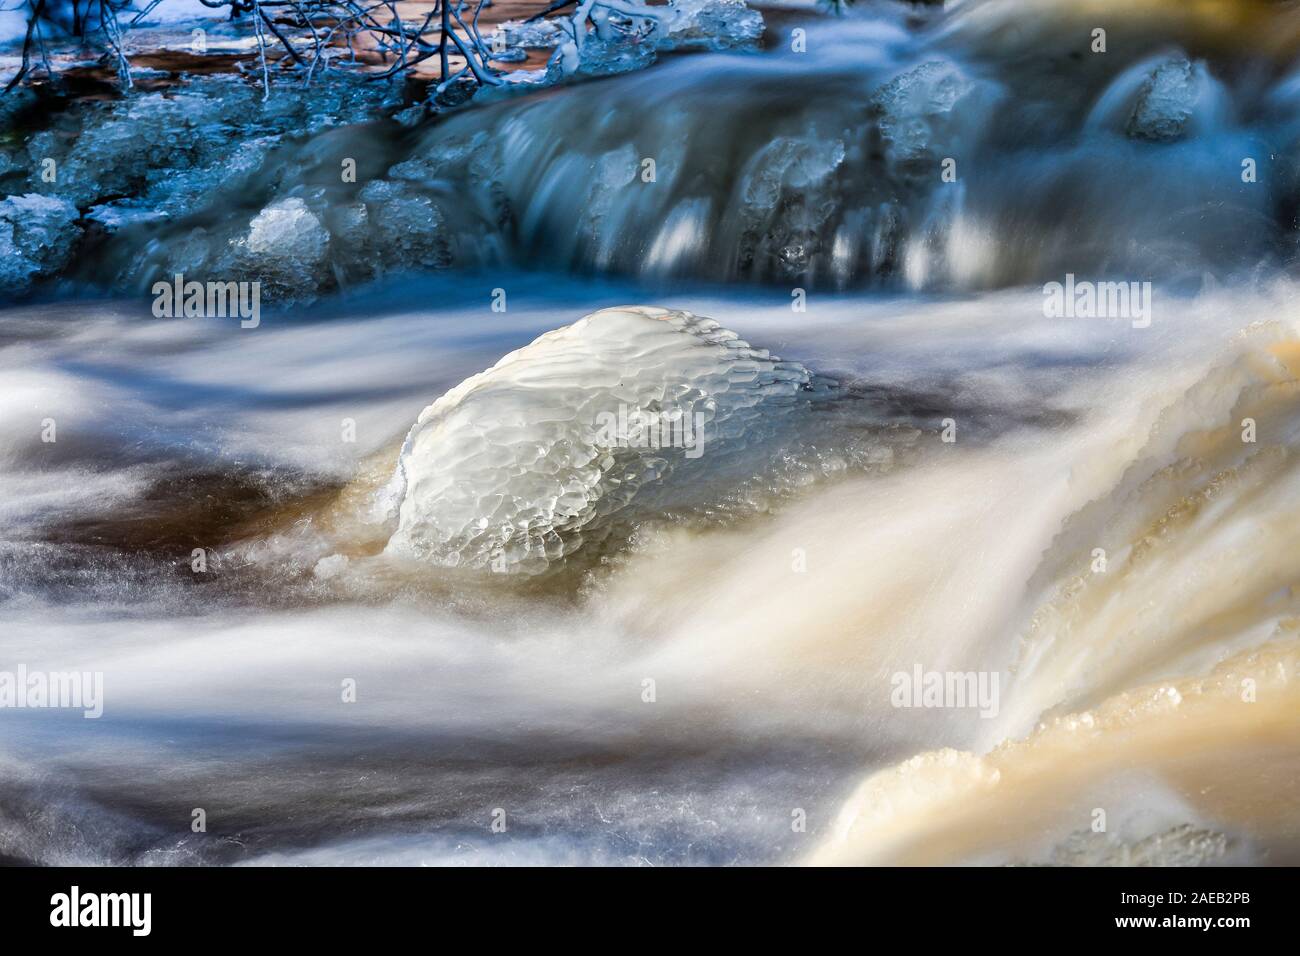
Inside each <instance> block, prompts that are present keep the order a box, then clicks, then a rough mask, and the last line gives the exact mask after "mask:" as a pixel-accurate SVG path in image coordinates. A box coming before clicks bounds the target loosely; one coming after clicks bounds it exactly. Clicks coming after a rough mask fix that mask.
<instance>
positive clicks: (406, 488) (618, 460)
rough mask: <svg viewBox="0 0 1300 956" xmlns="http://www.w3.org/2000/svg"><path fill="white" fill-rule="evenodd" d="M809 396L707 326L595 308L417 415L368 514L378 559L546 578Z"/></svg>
mask: <svg viewBox="0 0 1300 956" xmlns="http://www.w3.org/2000/svg"><path fill="white" fill-rule="evenodd" d="M817 388H818V386H817V384H816V382H815V380H814V379H813V376H812V375H811V374H810V373H809V372H808V370H807V369H805V368H803V367H802V366H801V365H798V364H796V363H791V362H783V361H780V360H779V359H776V358H774V357H772V356H770V355H769V354H768V353H767V352H766V351H764V350H761V349H755V348H751V347H750V346H749V345H748V344H747V343H746V342H744V341H742V340H741V339H739V338H738V337H737V336H736V334H735V333H734V332H730V331H728V330H727V329H724V328H722V327H721V326H720V325H718V323H716V322H714V321H712V320H711V319H706V318H701V317H698V316H694V315H692V314H690V313H688V312H675V311H670V310H667V309H654V308H642V307H629V308H620V309H606V310H603V311H600V312H596V313H593V314H591V315H589V316H587V317H585V318H583V319H581V320H579V321H578V322H575V323H574V324H572V325H569V326H566V327H564V328H561V329H557V330H555V331H553V332H548V333H546V334H544V335H542V336H541V337H540V338H538V339H536V340H535V341H534V342H533V343H532V344H531V345H528V346H526V347H524V348H522V349H519V350H518V351H515V352H512V353H510V354H509V355H507V356H505V357H504V358H502V359H501V360H500V361H499V362H497V364H496V365H494V366H493V367H492V368H490V369H488V370H487V371H485V372H481V373H479V374H478V375H474V376H472V377H470V378H468V379H466V380H465V381H464V382H462V383H461V384H460V385H458V386H456V387H455V388H453V389H452V390H451V391H449V392H447V393H446V394H445V395H443V396H442V397H441V398H439V399H438V400H437V401H436V402H434V403H433V404H432V405H430V406H429V407H428V408H426V409H425V410H424V411H423V412H422V413H421V414H420V417H419V419H418V420H417V421H416V423H415V426H414V427H413V428H412V429H411V431H410V434H409V435H408V436H407V438H406V442H405V444H404V445H403V447H402V451H401V455H400V458H399V463H398V469H397V473H396V474H395V475H394V478H393V481H392V482H391V483H390V485H389V487H388V488H387V489H386V490H385V492H384V500H383V502H382V503H381V504H382V507H383V509H385V510H386V512H387V514H388V515H389V520H390V521H394V522H395V524H396V529H395V531H394V533H393V534H392V537H391V538H390V540H389V544H388V550H389V551H390V552H391V553H395V554H399V555H404V556H409V557H416V558H420V559H423V560H428V561H432V562H435V563H438V564H441V565H444V566H448V567H468V568H491V569H493V570H495V571H499V572H511V573H525V574H536V573H540V572H543V571H546V570H547V569H548V568H550V567H551V566H552V565H553V564H554V563H555V562H556V561H558V560H559V559H561V558H563V557H564V556H565V555H567V554H570V553H571V552H573V551H574V550H575V549H577V548H578V547H579V546H581V545H582V544H583V542H584V539H588V538H590V539H599V538H600V537H601V536H602V535H603V533H604V531H605V530H606V528H607V526H608V524H609V522H610V519H611V518H614V517H616V516H617V517H621V518H631V517H632V516H634V514H635V513H636V511H635V508H636V506H637V505H638V504H641V503H648V502H649V501H652V500H653V499H654V498H655V492H656V490H657V489H662V487H663V486H664V485H665V483H667V482H669V481H670V480H671V478H672V477H674V476H676V475H686V476H687V477H683V479H682V481H683V482H685V481H687V480H688V478H689V479H693V483H692V487H698V485H699V484H701V483H707V482H702V473H701V471H700V470H699V469H700V464H701V461H705V462H707V465H706V466H705V467H707V469H708V471H709V472H710V473H714V474H716V473H717V470H718V467H719V466H718V462H719V461H720V460H725V458H726V456H728V455H734V454H736V453H738V452H740V451H742V450H744V449H745V448H746V447H747V446H749V445H757V446H761V445H763V443H764V441H765V438H766V437H767V436H768V435H770V434H772V433H773V431H774V430H775V429H778V428H781V427H784V426H785V425H787V424H789V422H790V421H791V419H792V416H793V414H794V413H795V410H796V409H798V408H799V407H801V406H802V404H803V402H804V401H805V400H806V399H807V396H808V395H809V394H810V393H815V392H816V390H817ZM638 421H639V422H642V423H646V422H658V423H660V427H659V430H658V432H657V433H656V432H654V431H645V430H640V431H639V430H637V429H636V428H635V427H634V426H635V423H637V422H638ZM668 421H671V422H679V423H682V424H681V425H680V427H679V426H672V427H668V428H665V427H663V425H662V423H664V422H668ZM628 423H630V424H631V425H632V426H633V427H631V428H627V427H624V426H625V425H626V424H628ZM674 429H675V430H674ZM688 472H689V475H687V473H688ZM751 473H752V472H751Z"/></svg>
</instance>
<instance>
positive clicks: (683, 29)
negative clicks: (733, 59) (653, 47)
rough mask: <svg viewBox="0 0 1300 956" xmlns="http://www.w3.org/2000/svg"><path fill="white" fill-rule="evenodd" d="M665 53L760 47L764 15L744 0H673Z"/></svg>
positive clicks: (664, 40)
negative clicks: (752, 8) (666, 51)
mask: <svg viewBox="0 0 1300 956" xmlns="http://www.w3.org/2000/svg"><path fill="white" fill-rule="evenodd" d="M672 9H673V15H672V18H671V19H669V20H668V23H667V30H666V33H665V35H664V36H663V37H662V38H661V39H660V40H659V48H660V49H662V50H688V49H691V50H732V49H738V48H742V47H751V46H756V45H757V44H758V41H759V40H760V39H761V38H762V36H763V15H762V14H761V13H759V12H758V11H757V10H751V9H750V8H749V7H747V6H746V5H745V2H744V0H673V2H672Z"/></svg>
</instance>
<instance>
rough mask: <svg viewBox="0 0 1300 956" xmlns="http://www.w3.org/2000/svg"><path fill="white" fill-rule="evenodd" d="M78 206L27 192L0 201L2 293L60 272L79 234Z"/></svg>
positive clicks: (14, 291)
mask: <svg viewBox="0 0 1300 956" xmlns="http://www.w3.org/2000/svg"><path fill="white" fill-rule="evenodd" d="M77 217H78V213H77V207H76V206H74V205H73V204H72V203H70V202H68V201H67V200H66V199H59V198H56V197H53V196H42V195H40V194H38V193H28V194H27V195H25V196H10V197H8V198H7V199H5V200H4V201H3V202H0V293H4V294H6V295H19V294H22V293H23V292H26V291H27V290H28V288H29V287H30V285H31V283H32V282H33V281H35V280H36V279H38V278H41V277H44V276H48V275H51V274H53V273H56V272H58V270H60V269H61V268H62V267H63V266H64V264H66V263H67V261H68V259H69V257H70V256H71V255H72V248H73V246H74V244H75V243H76V240H77V238H78V237H79V236H80V234H81V231H80V229H78V227H77Z"/></svg>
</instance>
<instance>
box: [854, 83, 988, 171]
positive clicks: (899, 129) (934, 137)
mask: <svg viewBox="0 0 1300 956" xmlns="http://www.w3.org/2000/svg"><path fill="white" fill-rule="evenodd" d="M976 90H977V85H976V83H975V82H974V81H973V80H971V79H970V78H969V77H968V76H967V75H966V74H965V73H964V72H963V71H962V70H961V68H960V67H958V66H957V65H956V64H953V63H949V62H947V61H944V60H931V61H929V62H927V63H922V64H921V65H920V66H917V67H913V68H912V69H910V70H907V71H906V72H904V73H902V74H900V75H899V76H896V77H895V78H894V79H892V80H890V81H889V82H888V83H886V84H885V85H884V86H882V87H881V88H880V89H879V90H877V91H876V93H875V95H874V96H873V97H872V106H873V107H874V109H875V110H876V112H877V115H878V117H879V119H878V128H879V130H880V140H881V145H882V147H883V152H884V155H885V161H886V164H887V165H888V167H889V171H890V173H891V174H892V175H894V176H896V177H898V178H899V179H903V180H916V179H923V178H927V177H932V178H934V179H936V180H937V179H938V175H939V171H938V170H939V162H940V160H941V159H942V158H943V156H944V155H945V153H944V150H945V148H946V147H947V146H948V145H950V144H951V143H952V141H953V138H954V135H955V134H956V133H957V131H958V129H959V127H960V125H961V123H962V120H963V117H962V116H961V115H960V114H961V113H962V112H964V110H959V109H958V107H959V105H960V106H963V107H964V106H965V104H966V103H967V102H968V101H970V100H972V99H973V97H974V95H975V93H976Z"/></svg>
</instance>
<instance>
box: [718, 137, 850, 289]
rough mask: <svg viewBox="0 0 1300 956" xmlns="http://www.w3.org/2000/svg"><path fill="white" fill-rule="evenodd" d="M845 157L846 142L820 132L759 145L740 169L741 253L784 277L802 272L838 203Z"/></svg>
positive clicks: (818, 247)
mask: <svg viewBox="0 0 1300 956" xmlns="http://www.w3.org/2000/svg"><path fill="white" fill-rule="evenodd" d="M845 155H846V152H845V144H844V142H843V141H842V140H839V139H834V138H823V137H816V136H810V137H794V136H779V137H777V138H775V139H773V140H772V142H770V143H768V144H767V145H766V146H764V147H763V148H762V149H760V150H759V151H758V152H757V153H756V154H755V155H754V157H753V158H752V159H751V160H750V162H749V164H748V165H747V166H746V167H745V169H744V170H743V172H742V173H741V185H740V191H739V197H740V199H741V203H742V205H741V207H740V209H741V215H742V217H743V219H744V222H745V225H746V228H745V231H744V233H743V236H742V239H741V242H740V249H739V251H740V253H741V255H742V256H744V257H745V258H747V259H749V260H753V261H757V262H759V263H760V266H761V268H762V269H763V271H765V272H770V273H771V274H776V275H779V276H781V277H783V278H790V279H793V278H795V277H797V276H799V275H801V274H803V272H804V270H805V269H806V268H807V267H808V264H809V262H810V260H811V258H812V256H814V255H815V254H816V253H817V252H818V250H819V249H820V248H821V245H822V242H821V235H822V232H823V227H824V225H825V223H826V220H827V217H828V216H829V215H830V214H831V212H832V211H833V210H834V209H835V207H836V202H835V200H836V197H837V195H838V192H839V191H838V189H837V183H836V175H837V173H838V172H839V170H840V169H841V167H842V166H843V165H844V158H845Z"/></svg>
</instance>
